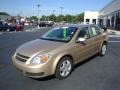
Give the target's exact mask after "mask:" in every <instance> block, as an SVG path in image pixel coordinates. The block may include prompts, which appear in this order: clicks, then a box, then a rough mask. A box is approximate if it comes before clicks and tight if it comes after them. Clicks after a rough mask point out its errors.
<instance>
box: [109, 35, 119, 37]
mask: <svg viewBox="0 0 120 90" xmlns="http://www.w3.org/2000/svg"><path fill="white" fill-rule="evenodd" d="M108 37H120V36H119V35H108Z"/></svg>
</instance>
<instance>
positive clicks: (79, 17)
mask: <svg viewBox="0 0 120 90" xmlns="http://www.w3.org/2000/svg"><path fill="white" fill-rule="evenodd" d="M77 21H78V22H83V21H84V13H81V14H78V15H77Z"/></svg>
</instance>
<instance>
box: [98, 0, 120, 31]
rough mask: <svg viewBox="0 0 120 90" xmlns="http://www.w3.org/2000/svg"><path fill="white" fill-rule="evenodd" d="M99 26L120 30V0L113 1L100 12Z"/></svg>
mask: <svg viewBox="0 0 120 90" xmlns="http://www.w3.org/2000/svg"><path fill="white" fill-rule="evenodd" d="M98 23H99V25H100V26H101V27H102V26H106V27H108V28H112V29H118V30H120V0H112V2H110V3H109V4H108V5H106V6H105V7H104V8H103V9H101V10H100V12H99V21H98Z"/></svg>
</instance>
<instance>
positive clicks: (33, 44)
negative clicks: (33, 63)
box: [16, 39, 65, 57]
mask: <svg viewBox="0 0 120 90" xmlns="http://www.w3.org/2000/svg"><path fill="white" fill-rule="evenodd" d="M63 44H65V43H64V42H55V41H48V40H42V39H36V40H33V41H30V42H28V43H25V44H23V45H21V46H20V47H19V48H18V49H17V51H16V52H17V53H19V54H22V55H25V56H29V57H31V56H32V55H34V54H36V53H41V54H42V53H49V52H50V51H53V50H55V49H56V48H59V47H60V46H62V45H63Z"/></svg>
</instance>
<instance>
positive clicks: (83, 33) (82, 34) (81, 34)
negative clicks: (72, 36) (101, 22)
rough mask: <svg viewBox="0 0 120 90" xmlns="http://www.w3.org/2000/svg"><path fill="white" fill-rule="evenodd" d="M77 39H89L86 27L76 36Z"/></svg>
mask: <svg viewBox="0 0 120 90" xmlns="http://www.w3.org/2000/svg"><path fill="white" fill-rule="evenodd" d="M78 38H86V39H87V38H89V34H88V27H84V28H82V29H81V30H80V33H79V34H78Z"/></svg>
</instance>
